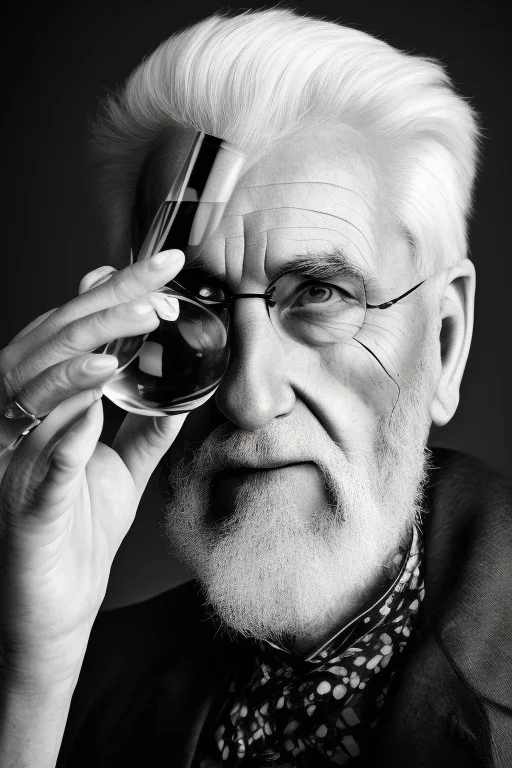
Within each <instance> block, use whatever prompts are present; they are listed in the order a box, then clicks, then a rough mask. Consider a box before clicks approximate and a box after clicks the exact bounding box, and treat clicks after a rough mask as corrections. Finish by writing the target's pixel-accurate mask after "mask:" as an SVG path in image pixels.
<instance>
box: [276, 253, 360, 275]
mask: <svg viewBox="0 0 512 768" xmlns="http://www.w3.org/2000/svg"><path fill="white" fill-rule="evenodd" d="M289 273H293V274H300V275H303V276H304V277H310V278H313V279H316V280H329V279H332V278H336V277H337V278H340V277H347V278H351V279H359V280H362V281H363V282H364V281H365V280H366V279H367V278H369V274H368V273H367V271H366V270H362V269H361V268H360V267H358V266H357V265H356V264H354V263H353V262H352V261H351V260H350V259H349V258H348V257H347V256H346V254H345V253H344V252H343V251H342V250H341V249H339V248H334V249H333V250H329V251H322V252H319V253H307V254H298V255H296V256H292V257H291V258H290V259H289V260H287V261H286V262H284V264H281V266H280V267H279V268H278V269H277V270H275V271H273V272H272V274H269V277H270V279H271V280H272V282H274V281H275V280H277V279H278V278H279V277H281V276H282V275H284V274H289Z"/></svg>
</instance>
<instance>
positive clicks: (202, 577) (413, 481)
mask: <svg viewBox="0 0 512 768" xmlns="http://www.w3.org/2000/svg"><path fill="white" fill-rule="evenodd" d="M416 426H417V425H416ZM426 430H427V432H428V427H426ZM413 434H416V435H417V431H416V432H415V433H413ZM249 437H250V436H249ZM210 438H211V443H212V444H213V445H216V444H220V443H222V445H223V446H224V448H225V449H226V440H224V439H223V440H220V438H218V437H216V436H215V434H214V433H212V435H211V436H210ZM243 439H247V438H243ZM411 442H412V441H409V442H408V443H407V445H406V444H405V442H404V440H403V439H402V440H401V441H396V440H394V441H393V442H392V443H390V442H389V441H386V455H385V456H384V455H379V457H378V459H379V460H378V461H377V458H375V460H374V461H372V465H371V471H370V468H369V467H368V466H367V465H366V464H364V463H363V462H360V464H359V465H357V466H355V465H353V464H352V463H351V462H349V461H348V460H347V458H346V457H345V456H344V455H343V453H342V452H341V450H340V449H339V448H338V447H337V446H334V444H331V445H329V446H328V445H326V444H325V440H323V441H322V445H321V446H318V448H319V450H318V451H317V453H316V455H317V465H316V466H317V471H316V478H317V479H316V481H315V483H316V485H315V492H314V493H312V494H310V495H309V496H308V497H307V498H309V499H310V501H311V504H310V505H308V504H305V495H304V489H303V488H301V487H300V484H299V487H297V482H290V481H291V480H292V477H290V475H289V473H288V474H287V473H286V472H280V473H271V474H267V473H264V474H261V475H260V476H258V477H257V478H256V479H255V478H254V477H252V476H251V477H249V479H248V478H247V476H245V477H244V478H243V480H242V481H241V482H240V481H239V482H237V483H235V484H234V485H235V487H234V489H233V487H231V489H230V492H229V494H227V495H226V496H225V497H224V499H223V497H222V494H221V496H220V497H219V494H218V493H217V492H216V490H215V488H216V485H215V482H214V478H215V477H216V471H215V466H216V464H215V451H214V450H212V445H210V446H206V448H204V446H203V448H204V452H203V455H202V457H201V456H197V457H196V458H195V459H194V461H192V462H189V464H188V465H187V464H184V463H182V464H181V465H180V466H178V467H175V468H174V469H173V471H172V476H171V477H170V484H171V487H172V493H171V494H170V499H169V502H168V504H167V506H166V508H165V526H166V530H167V534H168V536H169V539H170V541H171V543H172V545H173V547H174V549H175V550H176V551H177V553H178V555H179V556H180V558H181V559H182V560H183V561H184V562H185V564H186V565H187V566H188V567H189V568H191V569H192V571H193V573H194V574H195V576H196V578H197V579H198V581H199V582H200V584H201V585H202V589H203V591H204V595H205V598H206V602H207V605H208V606H209V608H210V610H211V612H212V613H213V614H214V615H215V616H216V617H217V619H218V620H219V621H220V622H221V624H222V625H223V626H224V628H225V629H226V630H227V631H229V632H231V633H236V634H237V635H242V636H245V637H252V638H255V639H257V640H270V641H274V642H283V640H285V639H288V638H290V637H301V636H313V637H314V636H315V635H318V632H319V628H321V627H326V626H329V625H331V626H332V625H335V624H336V622H338V623H339V622H340V621H342V620H343V618H344V617H345V618H348V617H349V616H350V614H351V613H353V612H354V610H357V608H358V607H359V606H360V605H361V603H362V602H363V601H364V599H365V594H367V593H368V590H369V589H371V587H372V585H374V584H375V581H376V579H380V578H381V577H382V574H383V569H384V568H386V567H387V565H388V564H389V562H390V559H391V558H392V556H393V555H394V554H395V553H396V551H397V550H398V547H399V546H400V544H401V543H402V542H403V540H404V537H405V536H406V535H407V532H408V531H410V530H411V527H412V525H413V524H414V523H415V522H416V521H417V519H418V515H419V510H420V499H421V487H422V483H423V480H424V477H425V473H426V460H425V459H426V455H425V450H424V444H425V441H424V440H423V441H420V440H416V441H415V450H414V451H412V446H411ZM310 443H311V441H310V440H309V442H308V444H310ZM227 449H228V450H229V445H228V446H227ZM383 449H384V446H383V444H382V440H381V438H379V452H380V454H382V451H383ZM201 450H203V449H201ZM236 450H237V448H236V446H235V445H233V451H234V452H235V453H236ZM200 453H201V451H200ZM207 457H209V459H207ZM320 457H321V458H320ZM201 458H203V459H204V460H203V461H201ZM208 461H210V463H211V464H213V466H208ZM205 462H206V464H205ZM309 479H310V480H311V479H312V478H311V476H310V478H309ZM295 480H296V477H295ZM320 484H321V487H322V489H323V490H322V492H321V493H320V492H319V487H320ZM222 500H224V501H225V506H224V507H223V506H222ZM212 510H214V512H213V513H212Z"/></svg>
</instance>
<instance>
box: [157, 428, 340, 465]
mask: <svg viewBox="0 0 512 768" xmlns="http://www.w3.org/2000/svg"><path fill="white" fill-rule="evenodd" d="M333 451H335V452H336V457H337V459H338V460H339V457H340V455H343V451H342V449H341V448H340V447H339V446H338V445H337V444H336V443H334V441H333V440H332V438H331V437H329V436H328V435H327V433H326V432H325V431H324V430H323V429H322V428H321V427H320V425H313V424H308V426H307V428H306V429H305V428H304V425H300V426H299V425H297V424H295V423H292V422H291V421H289V422H287V423H278V422H272V423H271V424H269V425H268V426H267V427H266V428H265V429H262V430H259V431H258V432H249V431H246V430H242V429H239V428H238V427H236V426H234V425H233V424H230V423H227V422H226V423H224V424H221V425H219V426H217V427H216V428H215V429H214V430H213V431H212V432H210V434H209V435H208V436H207V437H206V438H205V439H204V440H201V441H198V442H196V443H192V444H190V445H189V446H187V448H186V449H185V451H184V453H183V456H182V459H181V460H180V462H179V464H180V465H181V467H182V468H183V467H192V466H193V467H194V470H195V471H198V472H201V466H203V467H204V468H206V469H207V470H208V469H209V470H210V472H212V473H215V474H217V473H219V472H225V471H229V470H245V469H249V470H256V471H257V470H264V469H276V468H279V467H283V466H288V465H291V464H308V463H309V464H316V465H318V467H320V468H322V467H324V466H325V457H326V455H329V454H331V455H332V453H333ZM166 469H167V470H168V471H169V472H171V473H172V470H173V464H172V463H171V459H170V457H166ZM201 474H202V473H201Z"/></svg>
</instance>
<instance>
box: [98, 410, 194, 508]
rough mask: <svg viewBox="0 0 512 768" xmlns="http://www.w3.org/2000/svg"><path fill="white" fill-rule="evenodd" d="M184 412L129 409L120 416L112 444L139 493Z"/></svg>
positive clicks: (164, 450)
mask: <svg viewBox="0 0 512 768" xmlns="http://www.w3.org/2000/svg"><path fill="white" fill-rule="evenodd" d="M187 416H188V414H187V413H178V414H176V415H174V416H158V417H152V418H148V417H147V416H137V415H136V414H133V413H130V414H128V416H127V417H126V418H125V419H124V421H123V423H122V425H121V428H120V429H119V431H118V433H117V436H116V439H115V441H114V445H113V448H114V450H115V451H116V452H117V453H118V454H119V456H120V457H121V459H122V460H123V461H124V463H125V464H126V466H127V467H128V470H129V471H130V474H131V476H132V478H133V481H134V483H135V487H136V489H137V492H138V493H139V495H141V494H142V492H143V491H144V488H145V487H146V485H147V482H148V480H149V478H150V477H151V475H152V473H153V471H154V469H155V467H156V466H157V464H158V462H159V461H160V459H161V458H162V456H163V455H164V454H165V453H166V451H168V450H169V448H170V447H171V445H172V444H173V442H174V440H175V439H176V437H177V435H178V432H179V431H180V429H181V427H182V426H183V422H184V421H185V419H186V417H187Z"/></svg>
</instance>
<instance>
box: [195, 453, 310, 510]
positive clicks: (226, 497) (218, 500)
mask: <svg viewBox="0 0 512 768" xmlns="http://www.w3.org/2000/svg"><path fill="white" fill-rule="evenodd" d="M301 468H303V469H306V468H315V470H316V471H318V467H317V465H316V464H315V463H314V462H312V461H301V462H286V463H276V464H272V465H265V466H260V465H256V466H242V467H230V468H227V469H223V470H222V471H220V472H218V473H217V474H216V475H215V476H214V478H213V481H212V485H211V492H210V505H209V513H208V517H209V519H210V520H211V521H212V522H213V521H215V522H219V521H222V520H227V519H229V518H230V517H231V515H232V514H233V513H234V511H235V509H236V504H237V494H238V492H239V490H240V489H241V488H242V486H243V485H245V484H247V483H251V481H256V480H257V479H258V477H261V478H263V476H264V475H267V476H269V478H270V477H271V475H272V474H275V473H279V472H286V471H287V470H292V471H293V470H299V471H300V469H301Z"/></svg>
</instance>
